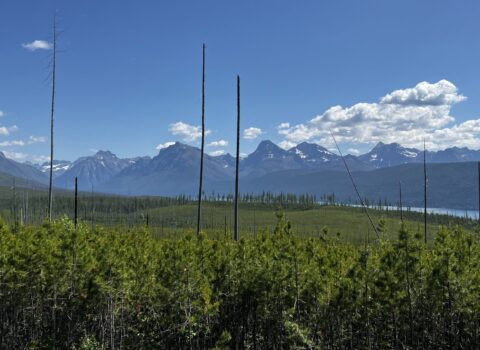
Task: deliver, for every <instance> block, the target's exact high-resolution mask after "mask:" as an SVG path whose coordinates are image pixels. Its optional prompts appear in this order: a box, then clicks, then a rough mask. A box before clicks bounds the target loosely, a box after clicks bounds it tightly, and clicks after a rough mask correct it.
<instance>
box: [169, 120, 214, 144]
mask: <svg viewBox="0 0 480 350" xmlns="http://www.w3.org/2000/svg"><path fill="white" fill-rule="evenodd" d="M168 131H170V133H171V134H172V135H178V136H181V137H182V139H183V140H184V141H186V142H193V141H196V140H197V139H199V138H200V137H202V129H201V127H200V126H194V125H190V124H187V123H184V122H177V123H173V124H170V127H169V129H168ZM210 133H211V131H210V130H205V135H209V134H210Z"/></svg>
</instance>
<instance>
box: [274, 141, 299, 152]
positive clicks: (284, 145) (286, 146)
mask: <svg viewBox="0 0 480 350" xmlns="http://www.w3.org/2000/svg"><path fill="white" fill-rule="evenodd" d="M296 145H297V144H296V143H295V142H291V141H287V140H283V141H281V142H279V143H278V146H279V147H281V148H283V149H285V150H289V149H290V148H292V147H295V146H296Z"/></svg>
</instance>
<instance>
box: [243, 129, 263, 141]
mask: <svg viewBox="0 0 480 350" xmlns="http://www.w3.org/2000/svg"><path fill="white" fill-rule="evenodd" d="M262 133H263V132H262V129H260V128H253V127H251V128H247V129H245V130H243V138H244V139H246V140H255V139H256V138H257V137H259V136H260V135H261V134H262Z"/></svg>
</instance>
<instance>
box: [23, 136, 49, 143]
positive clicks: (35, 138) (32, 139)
mask: <svg viewBox="0 0 480 350" xmlns="http://www.w3.org/2000/svg"><path fill="white" fill-rule="evenodd" d="M45 141H47V139H46V137H45V136H30V137H29V138H28V144H30V145H31V144H32V143H43V142H45Z"/></svg>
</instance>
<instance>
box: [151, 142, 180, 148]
mask: <svg viewBox="0 0 480 350" xmlns="http://www.w3.org/2000/svg"><path fill="white" fill-rule="evenodd" d="M174 144H175V142H173V141H169V142H165V143H161V144H159V145H158V146H157V147H155V148H156V149H158V150H161V149H164V148H167V147H170V146H173V145H174Z"/></svg>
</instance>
